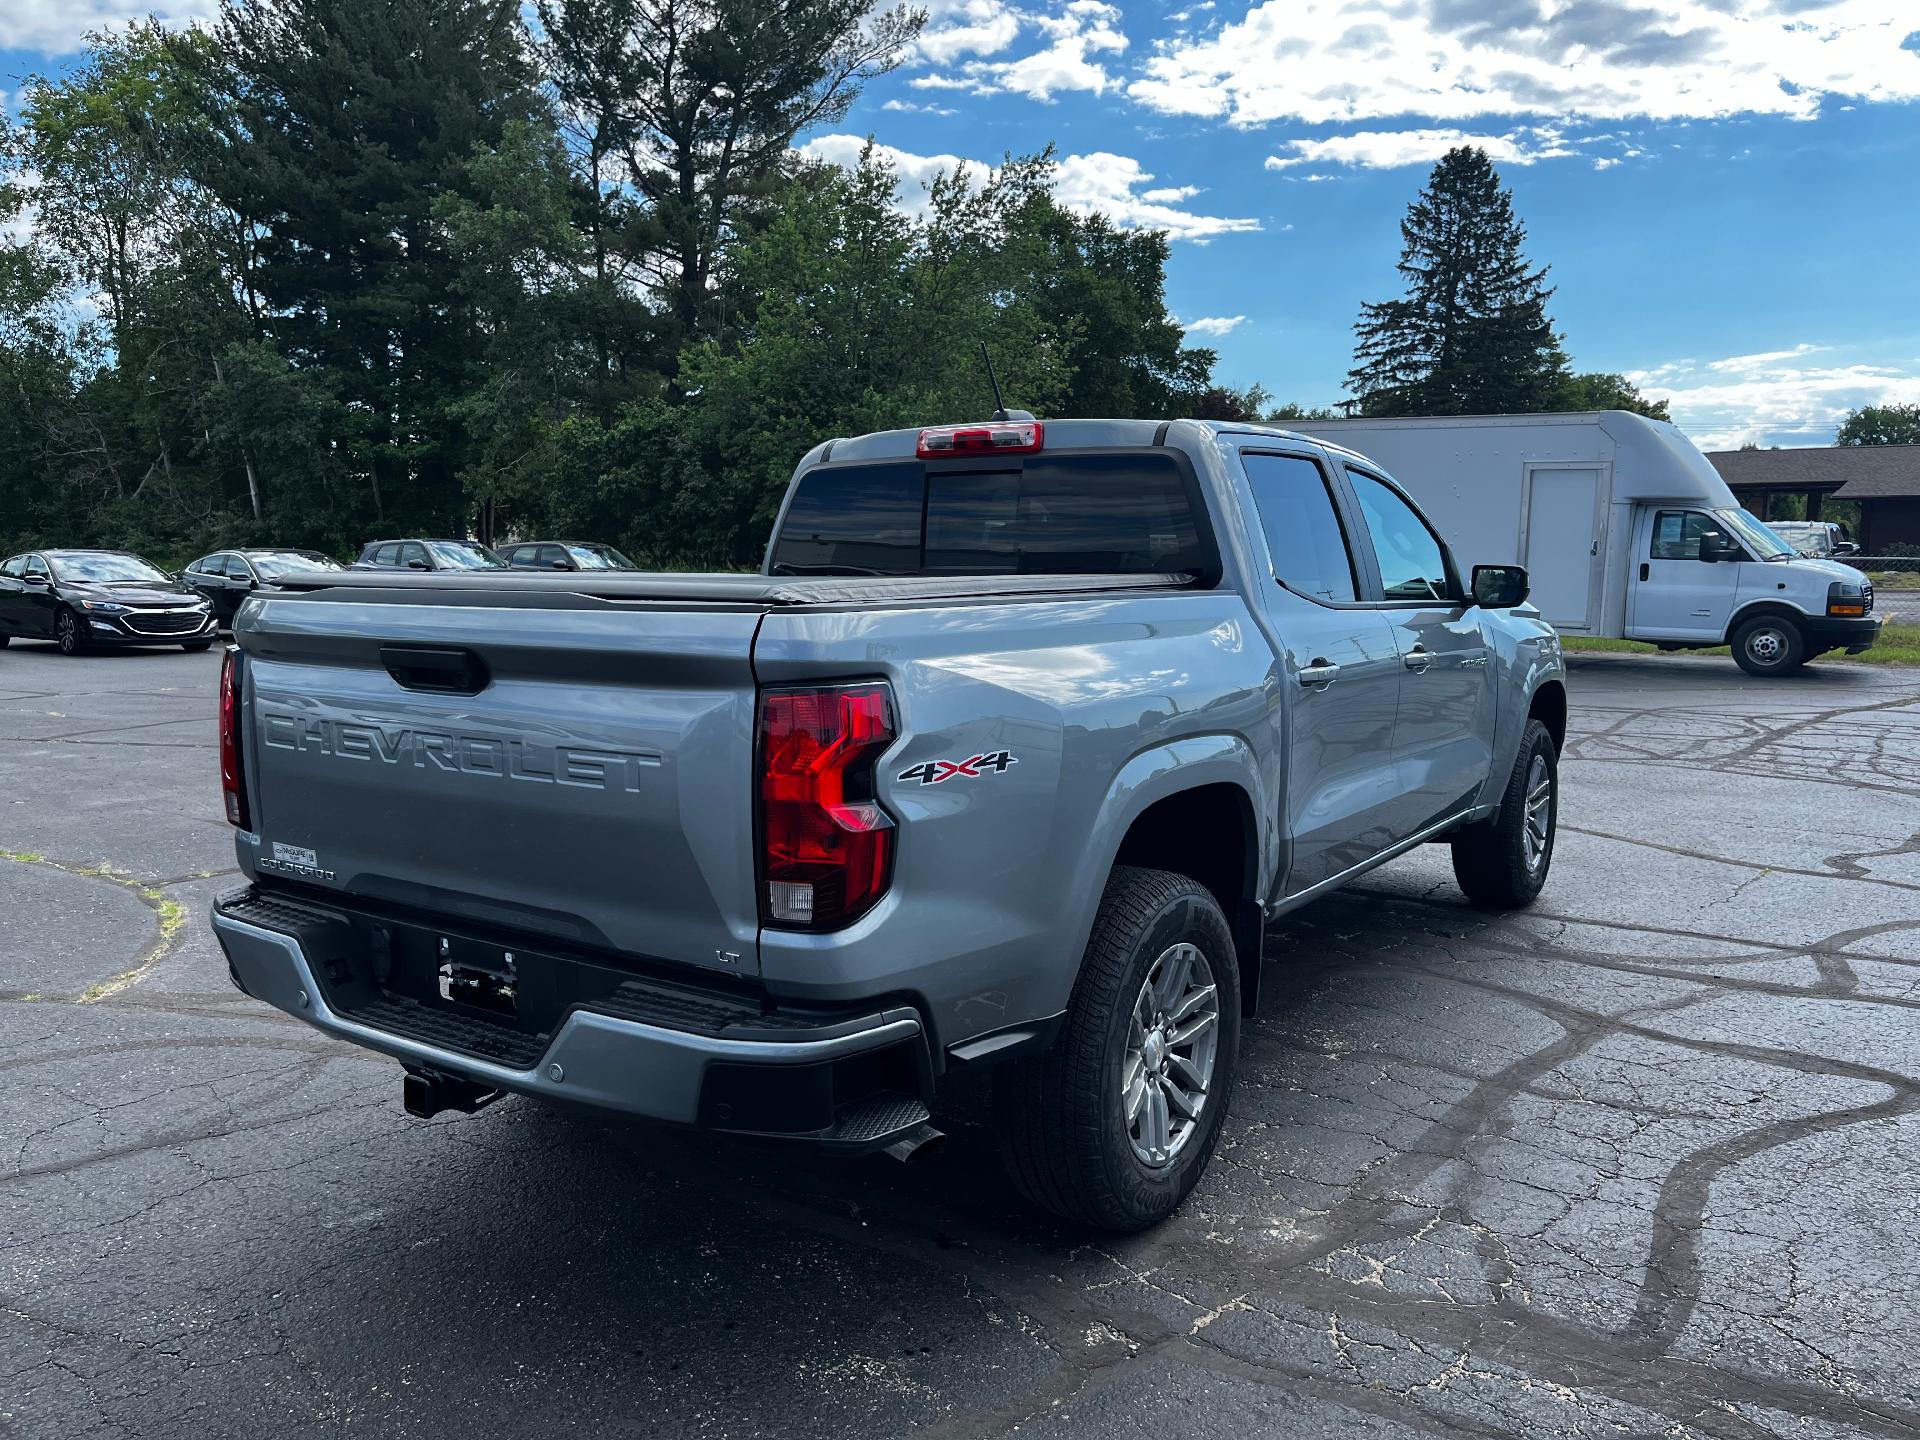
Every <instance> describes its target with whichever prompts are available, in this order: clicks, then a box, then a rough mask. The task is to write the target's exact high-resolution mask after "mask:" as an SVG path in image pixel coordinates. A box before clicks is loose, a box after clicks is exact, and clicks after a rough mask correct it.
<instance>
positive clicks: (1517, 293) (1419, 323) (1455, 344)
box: [1347, 146, 1567, 415]
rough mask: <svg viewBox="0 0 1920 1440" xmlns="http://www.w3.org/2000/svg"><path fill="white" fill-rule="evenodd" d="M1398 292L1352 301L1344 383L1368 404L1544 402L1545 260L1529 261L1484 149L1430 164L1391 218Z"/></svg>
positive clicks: (1493, 406)
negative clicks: (1398, 241)
mask: <svg viewBox="0 0 1920 1440" xmlns="http://www.w3.org/2000/svg"><path fill="white" fill-rule="evenodd" d="M1400 234H1401V238H1402V241H1403V246H1402V249H1401V254H1400V263H1399V270H1400V273H1401V275H1402V276H1404V277H1405V279H1406V282H1407V293H1406V295H1405V296H1404V297H1402V298H1401V299H1398V300H1387V301H1383V302H1381V303H1378V304H1367V305H1363V306H1362V307H1361V313H1360V320H1359V322H1358V323H1357V324H1356V325H1355V326H1354V333H1355V335H1356V336H1357V339H1358V343H1357V345H1356V346H1355V350H1354V368H1353V370H1352V372H1351V373H1350V374H1349V376H1348V377H1347V378H1348V383H1349V384H1350V385H1351V386H1352V387H1353V390H1354V393H1355V394H1356V395H1358V396H1359V398H1360V405H1361V409H1362V410H1363V411H1364V412H1365V413H1366V414H1368V415H1471V414H1497V413H1505V412H1521V411H1533V410H1544V409H1548V408H1550V407H1551V406H1552V404H1553V400H1554V396H1555V395H1556V394H1558V393H1559V391H1560V389H1561V387H1562V386H1563V385H1564V384H1565V381H1566V371H1567V362H1566V356H1565V355H1564V354H1563V353H1562V351H1561V348H1560V337H1559V336H1558V335H1556V334H1555V333H1554V329H1553V322H1552V320H1551V319H1549V318H1548V315H1547V301H1548V299H1550V298H1551V297H1552V295H1553V291H1552V290H1551V289H1550V288H1549V287H1548V286H1547V285H1546V283H1545V281H1546V274H1547V267H1545V266H1540V267H1538V268H1536V267H1534V266H1533V265H1531V264H1530V263H1529V262H1528V260H1527V258H1526V256H1525V254H1524V253H1523V248H1522V247H1523V246H1524V245H1525V242H1526V227H1525V226H1523V225H1522V224H1521V223H1520V220H1519V218H1518V217H1517V216H1516V215H1515V214H1514V212H1513V195H1512V192H1511V191H1509V190H1508V189H1507V188H1506V187H1505V186H1503V185H1502V184H1501V183H1500V177H1499V174H1498V173H1497V172H1496V171H1495V170H1494V168H1493V162H1492V161H1491V160H1490V159H1488V158H1487V153H1486V152H1485V151H1484V150H1480V149H1477V148H1475V147H1472V146H1460V147H1458V148H1456V149H1453V150H1450V151H1448V152H1447V154H1446V156H1445V157H1444V158H1443V159H1441V161H1440V162H1439V163H1438V164H1436V165H1435V166H1434V167H1433V173H1432V175H1431V176H1430V177H1429V178H1428V181H1427V186H1426V189H1424V190H1423V191H1422V192H1421V193H1420V195H1419V197H1418V198H1417V199H1415V200H1414V202H1413V204H1412V205H1411V206H1409V207H1408V210H1407V216H1406V219H1404V220H1403V221H1402V222H1401V224H1400Z"/></svg>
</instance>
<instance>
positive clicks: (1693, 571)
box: [1626, 503, 1879, 675]
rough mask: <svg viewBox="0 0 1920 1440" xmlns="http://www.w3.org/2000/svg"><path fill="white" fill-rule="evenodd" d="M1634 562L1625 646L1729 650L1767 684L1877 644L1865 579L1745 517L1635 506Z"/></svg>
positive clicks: (1723, 511) (1734, 512)
mask: <svg viewBox="0 0 1920 1440" xmlns="http://www.w3.org/2000/svg"><path fill="white" fill-rule="evenodd" d="M1633 554H1634V556H1635V565H1636V567H1637V569H1636V572H1635V578H1634V580H1633V582H1632V583H1631V584H1630V586H1629V588H1628V592H1627V594H1628V611H1627V626H1626V634H1627V636H1628V638H1630V639H1634V640H1651V641H1654V642H1655V643H1665V644H1673V643H1678V644H1682V645H1688V646H1694V645H1723V644H1730V645H1732V646H1733V649H1734V659H1735V660H1736V661H1737V662H1739V664H1740V665H1741V667H1742V668H1743V669H1745V670H1747V671H1748V672H1750V673H1752V674H1758V675H1771V674H1778V673H1781V672H1783V671H1787V670H1791V669H1793V668H1795V667H1796V666H1798V665H1799V664H1800V663H1801V662H1802V661H1804V660H1807V659H1809V658H1811V657H1812V656H1814V655H1818V654H1821V653H1822V652H1824V651H1827V650H1834V649H1846V650H1849V651H1859V650H1864V649H1866V648H1867V646H1869V645H1871V644H1872V643H1873V641H1874V640H1875V639H1876V638H1878V635H1879V621H1878V620H1877V619H1874V618H1872V617H1871V615H1870V611H1871V609H1872V606H1873V586H1872V584H1871V583H1870V582H1869V581H1868V580H1867V577H1866V576H1865V575H1863V574H1861V573H1860V572H1859V571H1858V570H1855V569H1853V568H1852V567H1851V566H1849V565H1843V564H1841V563H1839V562H1838V561H1835V560H1822V559H1815V558H1812V557H1810V556H1806V555H1802V554H1801V553H1800V552H1799V551H1797V550H1795V549H1794V548H1793V547H1792V546H1791V545H1789V544H1787V542H1786V541H1784V540H1782V539H1781V538H1780V537H1779V536H1778V535H1776V534H1774V533H1773V531H1771V530H1769V529H1768V528H1767V527H1766V526H1765V525H1763V524H1762V523H1761V522H1760V521H1758V520H1756V519H1754V517H1753V516H1752V515H1750V514H1748V513H1747V512H1746V511H1745V510H1741V509H1736V508H1732V507H1725V506H1720V507H1711V508H1710V507H1708V506H1706V505H1700V504H1693V505H1688V504H1680V503H1675V504H1670V505H1660V504H1642V505H1640V506H1639V507H1638V509H1637V513H1636V516H1635V522H1634V530H1633Z"/></svg>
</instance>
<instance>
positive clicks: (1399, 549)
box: [1347, 469, 1452, 600]
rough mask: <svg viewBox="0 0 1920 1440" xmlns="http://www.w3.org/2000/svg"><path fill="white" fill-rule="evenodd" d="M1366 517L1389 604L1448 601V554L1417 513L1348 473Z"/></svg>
mask: <svg viewBox="0 0 1920 1440" xmlns="http://www.w3.org/2000/svg"><path fill="white" fill-rule="evenodd" d="M1347 475H1348V477H1349V478H1350V479H1351V480H1352V481H1353V492H1354V495H1355V496H1356V497H1357V498H1358V499H1359V501H1360V513H1361V514H1362V515H1363V516H1365V517H1366V522H1367V532H1368V534H1369V535H1370V536H1371V537H1372V539H1373V555H1374V559H1375V560H1376V561H1378V562H1379V565H1380V585H1381V589H1382V591H1383V593H1384V597H1385V598H1386V599H1388V600H1448V599H1451V598H1452V597H1451V596H1450V594H1449V593H1448V592H1449V590H1450V589H1451V588H1452V586H1451V582H1450V581H1449V580H1448V578H1447V561H1446V550H1445V549H1444V548H1443V547H1442V546H1441V544H1440V538H1439V537H1438V536H1437V535H1435V534H1434V533H1433V531H1432V530H1431V529H1430V528H1428V525H1427V522H1426V521H1425V520H1422V519H1421V518H1420V515H1419V513H1418V512H1417V511H1415V510H1414V508H1413V507H1412V506H1411V505H1409V504H1407V502H1406V501H1405V500H1402V499H1401V498H1400V497H1399V496H1398V495H1397V494H1395V493H1394V492H1393V491H1392V490H1391V489H1389V488H1388V487H1387V486H1386V485H1384V484H1382V483H1381V482H1380V481H1378V480H1376V479H1374V478H1373V476H1371V475H1367V474H1363V473H1362V472H1361V471H1358V470H1351V469H1350V470H1348V471H1347Z"/></svg>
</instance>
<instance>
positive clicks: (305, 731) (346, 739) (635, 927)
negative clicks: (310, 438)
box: [237, 586, 761, 973]
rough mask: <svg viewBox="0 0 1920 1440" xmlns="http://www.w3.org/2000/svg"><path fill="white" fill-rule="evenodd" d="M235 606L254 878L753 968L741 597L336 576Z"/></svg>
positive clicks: (574, 939) (748, 640) (658, 954)
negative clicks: (425, 587)
mask: <svg viewBox="0 0 1920 1440" xmlns="http://www.w3.org/2000/svg"><path fill="white" fill-rule="evenodd" d="M502 588H503V589H506V588H507V587H504V586H503V587H502ZM245 614H246V618H245V619H243V620H242V621H241V622H240V623H239V627H238V636H237V638H238V640H239V642H240V645H241V648H242V650H243V651H244V652H245V654H246V657H247V659H246V667H245V674H246V678H247V684H248V686H249V699H248V709H247V711H246V715H245V724H244V729H245V731H246V734H245V737H244V743H245V745H246V747H247V761H246V764H247V774H248V784H249V789H250V792H251V799H252V805H253V812H252V818H253V823H254V829H255V831H256V832H257V834H258V837H259V840H258V844H259V850H258V861H257V864H258V869H259V873H260V876H261V878H263V879H267V880H274V879H280V880H282V881H294V882H298V883H303V884H308V885H318V886H321V887H323V888H327V889H334V890H339V891H343V892H347V893H350V894H352V895H355V896H359V897H364V898H368V899H372V900H378V901H385V902H388V903H390V904H395V905H402V906H408V907H412V908H414V909H416V910H419V911H421V912H424V913H426V914H431V915H436V916H442V917H446V920H447V923H449V924H452V923H454V922H455V921H457V920H460V919H465V920H468V921H470V922H473V923H476V924H484V925H491V926H500V927H506V928H508V929H511V930H518V931H520V932H523V933H525V934H527V935H529V936H532V937H544V938H550V939H553V940H558V941H562V942H565V943H568V944H572V945H578V946H584V947H589V948H592V949H596V950H600V949H604V950H613V951H618V952H622V953H625V954H629V955H636V956H645V957H653V958H657V959H661V960H666V961H671V962H674V963H678V964H686V965H694V966H699V967H702V968H705V969H712V970H719V971H724V972H728V973H742V972H747V973H750V972H752V971H753V970H754V969H755V967H756V965H757V949H756V935H757V926H758V917H757V907H756V904H755V898H756V897H755V890H754V857H753V849H752V845H753V815H754V805H755V796H754V785H753V776H754V746H753V733H754V701H755V689H754V676H753V671H752V665H751V658H750V656H751V647H752V641H753V635H754V630H755V627H756V626H757V625H758V623H759V621H760V618H761V612H760V611H759V610H758V609H755V608H751V607H748V606H744V605H742V606H720V605H715V606H708V607H705V608H698V609H692V608H690V609H684V610H682V609H675V608H672V607H671V606H669V605H649V606H646V607H644V608H638V607H634V606H631V605H622V604H619V603H616V602H610V601H609V602H593V603H591V604H588V605H581V606H572V605H564V606H563V605H555V604H552V603H550V601H545V602H543V598H542V597H541V596H539V595H536V596H533V597H521V596H519V595H517V594H509V595H493V596H488V597H484V598H483V597H480V596H470V597H467V598H463V599H462V600H461V601H460V602H459V603H456V604H434V603H409V604H400V603H379V602H376V601H372V600H367V599H363V598H356V596H355V595H354V593H353V592H351V591H347V590H339V591H329V592H319V593H317V594H315V595H309V596H298V597H290V596H286V595H282V594H279V593H277V592H273V591H267V592H263V594H262V595H261V597H260V598H259V599H258V601H257V602H256V603H255V604H254V605H252V606H250V607H249V608H248V609H247V611H246V612H245Z"/></svg>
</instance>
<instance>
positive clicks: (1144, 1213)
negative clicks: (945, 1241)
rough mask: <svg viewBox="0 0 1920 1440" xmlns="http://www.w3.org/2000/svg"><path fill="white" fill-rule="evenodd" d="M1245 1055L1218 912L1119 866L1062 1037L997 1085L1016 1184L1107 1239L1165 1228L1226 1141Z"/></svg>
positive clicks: (1235, 985)
mask: <svg viewBox="0 0 1920 1440" xmlns="http://www.w3.org/2000/svg"><path fill="white" fill-rule="evenodd" d="M1239 1043H1240V970H1239V965H1238V962H1237V960H1236V958H1235V955H1234V948H1233V932H1232V931H1231V930H1230V929H1229V928H1228V926H1227V919H1226V916H1224V915H1223V914H1221V913H1220V906H1219V903H1218V902H1217V901H1216V900H1215V899H1214V898H1213V895H1212V894H1211V893H1210V892H1209V891H1208V890H1207V888H1206V887H1205V886H1203V885H1201V884H1200V883H1199V882H1198V881H1195V880H1190V879H1188V878H1187V877H1186V876H1184V875H1175V874H1172V873H1171V872H1169V871H1165V870H1142V869H1136V868H1134V867H1132V866H1126V865H1121V866H1115V867H1114V871H1113V874H1112V875H1111V876H1110V877H1109V878H1108V880H1107V888H1106V893H1105V894H1104V895H1103V896H1102V897H1101V900H1100V912H1099V914H1098V915H1097V916H1096V917H1095V919H1094V922H1093V935H1092V936H1091V938H1090V939H1089V940H1088V941H1087V951H1086V956H1085V958H1084V959H1083V960H1082V961H1081V965H1080V978H1079V980H1078V981H1077V982H1076V983H1075V985H1074V987H1073V998H1072V1000H1071V1001H1069V1003H1068V1005H1067V1015H1066V1021H1065V1024H1064V1025H1063V1027H1062V1028H1061V1031H1060V1036H1059V1038H1058V1039H1057V1040H1056V1041H1055V1042H1054V1046H1053V1048H1052V1049H1051V1050H1050V1051H1048V1052H1047V1053H1046V1054H1045V1055H1040V1056H1036V1057H1035V1058H1033V1059H1030V1060H1021V1061H1015V1062H1013V1063H1011V1064H1008V1065H1005V1066H1002V1067H1001V1068H1000V1070H999V1071H998V1072H997V1073H996V1075H995V1077H994V1081H995V1083H994V1119H995V1124H996V1128H997V1129H998V1130H999V1132H1000V1148H1001V1154H1002V1157H1003V1158H1004V1159H1005V1161H1006V1166H1007V1170H1008V1172H1009V1174H1011V1176H1012V1178H1013V1182H1014V1184H1015V1185H1016V1186H1018V1187H1019V1189H1020V1191H1021V1193H1022V1194H1024V1195H1025V1196H1026V1197H1027V1198H1028V1199H1029V1200H1031V1201H1033V1202H1034V1203H1035V1204H1036V1205H1039V1206H1041V1207H1043V1208H1045V1209H1047V1210H1051V1211H1053V1213H1054V1214H1056V1215H1061V1216H1064V1217H1065V1218H1067V1219H1069V1220H1077V1221H1079V1222H1081V1223H1082V1224H1086V1225H1093V1226H1098V1227H1099V1228H1101V1229H1103V1230H1118V1231H1132V1230H1144V1229H1146V1228H1147V1227H1148V1226H1149V1225H1153V1224H1156V1223H1158V1222H1159V1221H1161V1220H1164V1219H1165V1218H1166V1217H1167V1216H1168V1215H1170V1214H1172V1213H1173V1211H1174V1209H1175V1207H1177V1206H1178V1205H1179V1204H1180V1202H1181V1201H1182V1200H1184V1199H1186V1197H1187V1193H1188V1192H1189V1191H1191V1190H1192V1189H1193V1187H1194V1185H1195V1183H1196V1182H1198V1180H1199V1179H1200V1174H1201V1172H1202V1171H1203V1170H1205V1169H1206V1168H1207V1160H1208V1159H1209V1157H1211V1156H1212V1154H1213V1147H1214V1143H1215V1142H1216V1141H1217V1140H1218V1139H1219V1138H1220V1127H1221V1125H1222V1123H1223V1122H1224V1121H1225V1119H1226V1113H1227V1103H1228V1101H1229V1099H1230V1098H1231V1097H1232V1093H1233V1072H1234V1061H1235V1057H1236V1054H1237V1051H1238V1048H1239Z"/></svg>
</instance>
